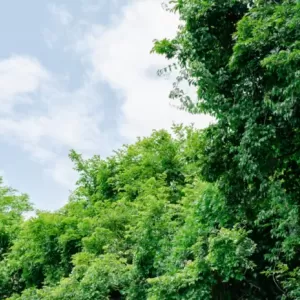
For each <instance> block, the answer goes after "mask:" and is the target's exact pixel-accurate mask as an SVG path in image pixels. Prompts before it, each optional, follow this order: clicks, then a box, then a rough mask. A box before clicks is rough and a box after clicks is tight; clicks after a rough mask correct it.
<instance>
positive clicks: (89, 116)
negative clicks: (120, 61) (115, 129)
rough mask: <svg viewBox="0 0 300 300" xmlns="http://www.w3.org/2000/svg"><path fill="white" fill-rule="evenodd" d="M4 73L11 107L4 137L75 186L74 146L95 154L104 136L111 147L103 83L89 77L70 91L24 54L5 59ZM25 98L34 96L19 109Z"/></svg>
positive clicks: (0, 64)
mask: <svg viewBox="0 0 300 300" xmlns="http://www.w3.org/2000/svg"><path fill="white" fill-rule="evenodd" d="M0 74H1V75H0V82H1V78H2V79H3V82H4V83H5V87H4V88H3V90H1V92H0V99H1V100H2V99H3V100H2V102H3V101H4V100H5V102H4V103H6V104H7V107H8V105H9V108H10V110H8V109H6V110H5V111H4V110H2V111H1V115H0V136H2V139H4V138H5V139H6V140H7V141H9V142H10V143H14V144H16V145H18V146H20V147H21V148H23V149H24V150H25V151H27V152H29V153H30V154H31V156H32V158H33V159H34V160H36V161H37V162H39V163H40V164H42V165H43V166H44V168H45V169H47V172H48V173H49V172H50V171H51V172H52V177H53V178H54V179H55V180H56V181H57V182H59V183H60V184H62V185H64V186H67V185H68V184H70V185H68V188H72V187H73V186H74V185H73V184H72V185H71V182H73V183H74V180H73V179H72V178H74V174H73V170H72V167H71V164H69V163H68V162H67V161H68V158H67V153H68V151H69V150H70V149H71V148H74V149H76V150H77V151H80V152H84V153H85V154H86V155H91V154H93V153H96V152H98V151H99V147H100V146H99V141H106V142H107V143H102V144H101V147H102V150H103V151H104V152H107V151H108V149H109V148H110V145H109V144H108V141H109V139H107V134H106V133H105V132H102V131H101V130H100V123H101V122H102V119H103V115H102V113H101V103H102V101H101V98H100V97H99V95H98V93H97V92H96V89H97V85H96V84H95V83H94V82H92V81H89V80H88V79H87V80H86V81H87V82H86V83H83V85H82V86H81V87H79V88H78V89H76V90H74V91H68V90H67V89H66V87H64V85H63V84H60V83H58V81H60V80H56V79H54V76H51V75H50V73H49V72H47V71H46V70H45V69H44V68H43V67H42V66H41V64H40V63H38V62H37V61H36V60H34V59H32V58H28V57H20V56H18V57H15V58H9V59H7V60H3V61H0ZM45 79H47V80H45ZM23 98H24V99H29V101H27V102H26V103H24V102H23V107H22V109H21V110H17V109H15V108H16V107H17V106H18V105H19V104H20V101H22V99H23ZM62 157H63V158H62ZM72 174H73V175H72Z"/></svg>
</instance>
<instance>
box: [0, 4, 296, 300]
mask: <svg viewBox="0 0 300 300" xmlns="http://www.w3.org/2000/svg"><path fill="white" fill-rule="evenodd" d="M170 5H171V8H169V9H168V10H169V11H172V12H174V11H175V12H177V13H178V14H179V16H180V18H181V21H182V24H181V25H180V26H179V27H178V32H177V35H176V36H175V37H174V38H173V39H163V40H161V41H155V42H154V48H153V50H152V52H156V53H158V54H163V55H165V56H166V57H167V58H168V59H173V60H176V64H173V66H174V67H176V68H178V69H179V72H180V75H179V76H178V78H177V82H176V83H175V84H174V91H172V92H171V95H170V96H171V98H177V99H180V100H181V102H182V106H183V108H184V109H186V110H188V111H190V112H192V113H199V112H204V113H209V114H211V115H213V116H214V117H215V118H216V121H217V122H216V123H215V124H213V125H211V126H209V127H208V128H207V129H205V130H203V131H201V130H195V129H193V128H192V127H187V128H186V127H183V126H174V128H173V131H172V134H170V133H168V132H166V131H164V130H162V131H154V132H153V133H152V135H151V136H150V137H148V138H143V139H138V141H137V142H136V143H135V144H133V145H126V146H123V147H122V148H121V149H120V150H118V151H116V152H115V153H114V155H112V156H111V157H108V158H106V159H101V158H100V157H99V156H95V157H93V158H91V159H88V160H84V159H83V158H82V156H81V155H80V154H78V153H76V152H75V151H71V153H70V158H71V159H72V161H73V162H74V164H75V169H76V170H77V171H78V173H79V180H78V183H77V188H76V190H75V191H74V193H73V195H72V197H71V198H70V201H69V202H68V204H67V205H65V206H64V207H63V208H61V209H60V210H59V211H57V212H53V213H49V212H38V213H37V215H36V216H35V217H33V218H31V219H29V220H27V221H24V220H23V219H22V213H23V212H24V211H26V210H27V209H29V204H28V200H27V198H26V197H25V196H16V195H15V194H14V193H13V192H12V191H11V190H10V189H8V188H2V187H1V188H0V217H1V218H0V222H2V223H0V225H1V227H0V229H1V231H0V243H1V244H0V245H1V248H0V298H3V299H11V300H27V299H28V300H29V299H34V300H35V299H36V300H38V299H49V300H52V299H61V300H68V299H70V300H71V299H75V300H76V299H77V300H84V299H91V300H92V299H132V300H136V299H141V300H142V299H151V300H156V299H157V300H161V299H162V300H163V299H166V300H169V299H170V300H172V299H187V300H190V299H195V300H196V299H197V300H198V299H199V300H201V299H203V300H209V299H212V300H216V299H224V300H225V299H226V300H234V299H251V300H252V299H253V300H256V299H257V300H259V299H283V300H288V299H289V300H290V299H299V298H300V284H299V282H300V281H299V280H300V271H299V270H300V265H299V263H300V255H299V250H300V220H299V215H300V211H299V205H300V203H299V200H298V199H299V196H300V186H299V176H300V156H299V155H300V135H299V132H300V131H299V128H300V123H299V122H300V105H299V103H300V85H299V82H300V81H299V74H300V73H299V62H300V43H299V40H300V30H299V24H300V2H299V1H296V0H276V1H275V0H251V1H248V0H173V1H170ZM172 68H173V67H169V70H172ZM167 70H168V68H165V71H167ZM182 80H188V82H189V84H192V85H194V86H196V87H197V89H198V101H197V102H196V103H195V102H191V100H190V98H189V97H188V96H186V95H184V93H183V92H182V91H181V90H180V89H179V87H178V86H179V85H178V84H179V82H180V81H182Z"/></svg>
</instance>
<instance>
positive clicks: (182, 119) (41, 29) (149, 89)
mask: <svg viewBox="0 0 300 300" xmlns="http://www.w3.org/2000/svg"><path fill="white" fill-rule="evenodd" d="M16 8H18V9H16ZM177 26H178V19H177V16H175V15H172V14H168V13H167V12H165V11H163V9H162V6H161V0H59V1H58V0H57V1H54V0H52V1H48V0H39V1H36V0H27V1H19V0H10V1H4V2H3V4H2V7H1V11H0V35H1V37H2V43H1V47H0V86H1V89H0V104H1V105H0V175H2V176H3V177H4V180H5V182H6V183H7V184H9V185H11V186H13V187H14V188H16V189H18V190H20V191H21V192H25V193H28V194H29V195H30V198H31V200H32V202H33V203H34V204H35V206H36V207H37V208H38V209H47V210H53V209H57V208H59V207H61V206H62V205H63V204H64V203H65V202H66V201H67V199H68V195H69V192H70V191H71V190H72V189H73V188H74V184H75V182H76V178H77V177H76V173H75V172H74V171H73V169H72V164H71V162H70V161H69V159H68V153H69V150H70V149H75V150H76V151H78V152H80V153H82V154H83V155H84V157H90V156H91V155H93V154H100V155H101V156H102V157H105V156H107V155H109V154H110V153H111V152H112V150H113V149H116V148H118V147H119V146H120V145H122V144H123V143H130V142H134V141H135V139H136V137H138V136H146V135H148V134H150V133H151V130H152V129H161V128H166V129H168V128H170V127H171V125H172V123H173V122H176V123H185V124H190V123H192V122H193V123H194V124H195V125H196V126H198V127H205V126H207V124H208V123H209V122H210V121H211V119H210V118H209V117H208V116H192V115H189V114H187V113H185V112H183V111H179V110H177V109H175V108H173V107H171V105H170V100H169V99H168V93H169V91H170V89H171V87H172V82H173V80H174V78H175V76H176V74H173V75H172V76H170V77H169V78H159V77H157V76H156V71H157V69H159V68H160V67H163V66H165V65H166V64H167V62H166V61H165V59H164V58H163V57H159V56H156V55H150V50H151V47H152V41H153V39H155V38H157V39H159V38H163V37H172V36H173V35H174V34H175V32H176V28H177ZM185 89H186V91H187V92H188V93H190V95H191V96H195V91H194V90H192V89H190V88H188V87H187V86H186V87H185Z"/></svg>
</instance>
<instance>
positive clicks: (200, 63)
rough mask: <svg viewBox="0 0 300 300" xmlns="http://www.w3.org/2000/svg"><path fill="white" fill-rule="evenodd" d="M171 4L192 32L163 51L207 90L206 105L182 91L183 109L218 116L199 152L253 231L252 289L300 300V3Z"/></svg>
mask: <svg viewBox="0 0 300 300" xmlns="http://www.w3.org/2000/svg"><path fill="white" fill-rule="evenodd" d="M171 5H173V6H172V9H171V10H174V11H176V12H178V13H179V15H180V18H181V20H182V21H183V25H181V26H180V28H179V30H178V32H177V35H176V37H175V38H174V39H172V40H167V39H164V40H162V41H156V42H155V45H154V51H156V52H157V53H160V54H164V55H165V56H166V57H167V58H172V59H174V58H175V59H176V60H177V64H178V65H179V66H180V68H181V70H182V71H181V73H182V76H181V77H179V79H182V78H187V79H188V80H189V82H190V83H191V84H194V85H196V86H197V88H198V99H199V100H198V101H197V103H193V102H191V101H189V99H188V98H187V97H184V96H183V94H182V92H181V91H180V90H178V89H177V90H175V91H174V92H173V97H178V98H179V99H181V101H182V104H183V108H184V109H187V110H189V111H191V112H193V113H198V112H204V113H209V114H211V115H213V116H214V117H216V120H217V124H215V125H213V126H210V127H209V128H208V129H207V130H206V137H207V139H206V145H205V147H204V148H202V149H199V151H202V153H203V155H204V162H203V165H202V167H201V172H202V175H203V176H204V178H205V179H206V180H208V181H217V182H218V185H219V187H220V189H221V191H222V192H223V193H224V194H225V196H226V203H227V205H229V206H230V208H231V212H232V213H234V214H236V215H238V216H239V222H240V223H242V224H243V225H244V226H246V227H247V228H248V229H251V230H252V238H253V240H254V241H255V242H256V243H257V245H258V248H257V252H256V264H257V266H258V268H257V271H256V272H255V273H253V274H251V277H253V278H249V284H252V283H253V280H254V278H259V280H254V281H255V285H256V286H257V290H258V295H260V297H267V296H262V295H263V293H260V292H259V291H260V290H261V291H262V290H265V291H267V295H268V297H270V298H272V299H274V298H275V297H276V296H279V295H283V296H284V297H292V298H293V299H298V298H297V297H299V292H300V287H299V284H295V282H296V281H297V280H296V279H295V278H296V277H297V276H299V263H300V260H299V259H300V256H299V249H300V247H299V246H300V236H299V232H300V220H299V213H300V211H299V204H300V202H299V193H300V181H299V175H300V133H299V130H300V80H299V75H300V71H299V67H300V43H299V40H300V30H299V23H300V3H299V1H296V0H276V1H275V0H253V1H244V0H208V1H207V0H175V1H171ZM262 273H263V274H264V275H263V276H262V275H261V274H262ZM267 276H270V277H269V280H268V279H267ZM297 278H298V277H297ZM266 280H267V282H268V284H265V281H266ZM251 282H252V283H251ZM292 282H293V283H292ZM259 283H261V284H259ZM253 299H254V298H253Z"/></svg>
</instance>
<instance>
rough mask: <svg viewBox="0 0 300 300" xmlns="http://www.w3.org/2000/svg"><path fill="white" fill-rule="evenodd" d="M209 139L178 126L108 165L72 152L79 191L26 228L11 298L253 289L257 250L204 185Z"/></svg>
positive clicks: (16, 249) (175, 295)
mask: <svg viewBox="0 0 300 300" xmlns="http://www.w3.org/2000/svg"><path fill="white" fill-rule="evenodd" d="M203 138H204V135H203V133H202V131H200V130H195V129H193V128H192V127H187V128H185V127H183V126H175V127H174V128H173V137H172V135H171V134H169V133H167V132H166V131H155V132H153V134H152V135H151V136H150V137H149V138H143V139H139V140H138V141H137V143H136V144H134V145H130V146H124V147H123V148H122V149H121V150H119V151H117V152H116V153H115V155H114V156H112V157H109V158H107V159H105V160H102V159H100V158H99V157H94V158H92V159H90V160H83V159H82V158H81V156H80V155H79V154H77V153H76V152H72V153H71V157H72V159H73V161H74V162H75V167H76V168H77V170H78V171H79V174H80V178H79V181H78V187H77V190H76V191H75V192H74V193H73V195H72V197H71V199H70V201H69V203H68V204H67V205H66V206H64V207H63V208H62V209H60V210H59V211H57V212H53V213H49V212H37V215H36V216H35V217H33V218H31V219H29V220H27V221H25V222H23V223H21V224H20V228H19V231H18V234H17V235H16V236H15V238H14V240H13V243H12V246H11V248H10V251H9V252H8V253H7V254H6V255H5V258H4V260H3V262H2V264H1V266H0V274H2V273H5V274H7V275H8V276H7V277H11V278H15V280H14V281H13V282H9V283H8V284H10V285H8V289H7V290H6V291H5V293H3V292H2V290H1V292H2V294H1V297H2V298H4V299H6V298H8V299H14V300H21V299H22V300H25V299H49V300H50V299H62V300H65V299H78V300H81V299H82V300H83V299H91V300H92V299H210V298H213V295H219V294H220V290H223V285H224V284H231V285H235V284H238V283H239V282H241V281H242V280H244V278H245V274H246V273H247V272H250V271H251V270H252V269H253V268H254V267H255V266H254V263H253V262H252V259H251V256H252V255H253V253H254V252H255V244H254V242H253V241H251V239H250V237H249V233H248V232H247V231H245V230H244V229H243V228H242V227H238V226H236V227H234V226H233V225H234V224H236V220H235V219H234V216H230V213H229V212H228V211H227V207H226V205H225V198H224V197H223V196H222V194H221V193H220V192H219V191H218V189H217V187H216V185H214V184H208V183H204V182H202V181H201V178H200V177H199V175H198V173H199V168H200V167H201V165H202V163H203V157H202V156H201V155H199V151H198V150H199V148H201V147H202V145H203ZM224 264H225V265H227V267H224ZM2 287H3V285H2V283H1V288H2ZM8 296H10V297H8Z"/></svg>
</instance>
